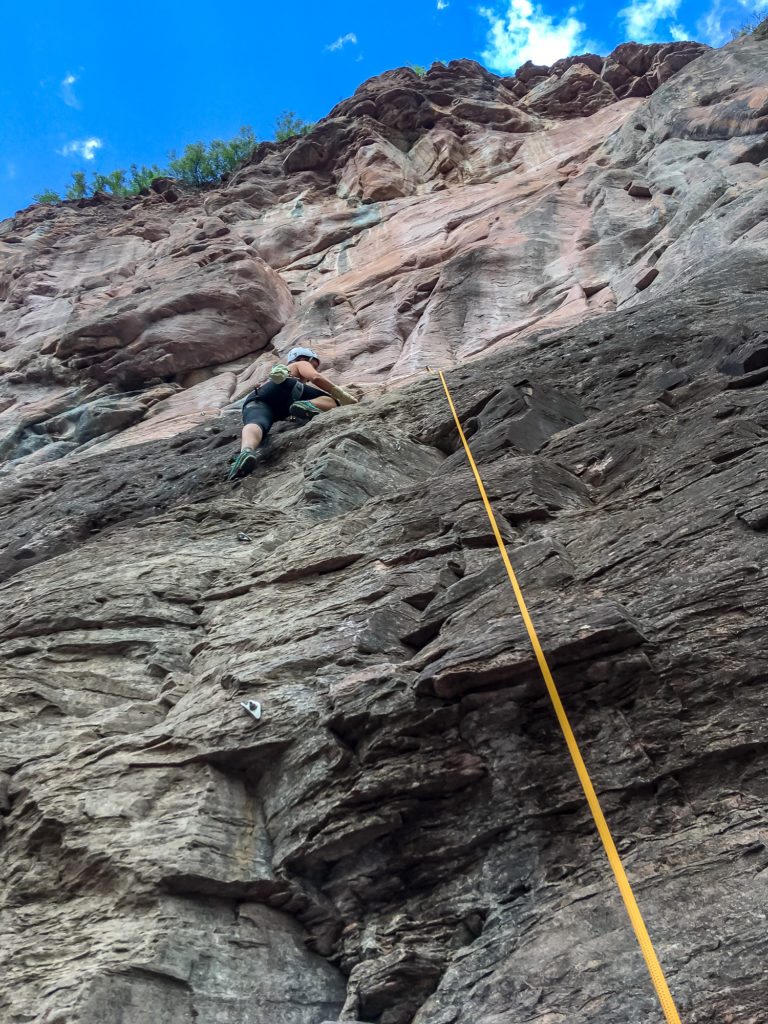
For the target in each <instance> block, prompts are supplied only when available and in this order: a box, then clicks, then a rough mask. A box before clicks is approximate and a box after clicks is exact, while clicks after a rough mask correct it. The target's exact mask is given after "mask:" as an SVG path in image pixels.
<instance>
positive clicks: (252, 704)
mask: <svg viewBox="0 0 768 1024" xmlns="http://www.w3.org/2000/svg"><path fill="white" fill-rule="evenodd" d="M240 707H241V708H245V710H246V711H247V712H248V714H250V715H253V717H254V718H256V719H259V718H261V703H260V702H259V701H257V700H241V701H240Z"/></svg>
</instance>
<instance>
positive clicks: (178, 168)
mask: <svg viewBox="0 0 768 1024" xmlns="http://www.w3.org/2000/svg"><path fill="white" fill-rule="evenodd" d="M255 145H256V136H255V135H254V134H253V129H252V128H251V126H250V125H243V126H242V128H241V129H240V131H239V133H238V134H237V135H235V136H234V138H232V139H230V140H229V142H224V141H223V140H222V139H214V140H213V142H211V143H210V144H209V145H208V146H206V144H205V143H204V142H192V143H190V145H188V146H187V147H186V149H185V150H184V152H183V153H182V155H181V156H177V155H176V151H175V150H171V152H170V153H169V154H168V158H169V163H168V167H169V170H170V172H171V174H173V175H174V176H175V177H177V178H181V180H182V181H187V182H189V184H190V185H205V184H207V183H208V182H211V181H216V180H217V179H219V178H220V177H221V176H222V174H224V173H226V172H227V171H231V170H232V169H233V168H234V167H235V166H236V165H237V164H238V163H239V162H240V161H241V160H242V159H243V157H246V156H248V154H249V153H250V152H251V150H252V149H253V147H254V146H255Z"/></svg>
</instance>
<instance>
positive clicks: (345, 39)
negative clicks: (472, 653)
mask: <svg viewBox="0 0 768 1024" xmlns="http://www.w3.org/2000/svg"><path fill="white" fill-rule="evenodd" d="M356 42H357V36H356V35H355V33H354V32H347V34H346V35H345V36H339V38H338V39H337V40H336V42H335V43H329V44H328V46H326V50H340V49H341V48H342V46H344V44H345V43H356Z"/></svg>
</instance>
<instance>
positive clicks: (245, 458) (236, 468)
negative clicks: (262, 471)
mask: <svg viewBox="0 0 768 1024" xmlns="http://www.w3.org/2000/svg"><path fill="white" fill-rule="evenodd" d="M255 466H256V449H255V448H243V450H242V451H241V452H240V454H239V455H238V456H237V458H236V459H235V461H234V462H233V463H232V468H231V469H230V471H229V477H228V478H227V479H229V480H237V479H238V478H239V477H241V476H247V475H248V474H249V473H252V472H253V470H254V467H255Z"/></svg>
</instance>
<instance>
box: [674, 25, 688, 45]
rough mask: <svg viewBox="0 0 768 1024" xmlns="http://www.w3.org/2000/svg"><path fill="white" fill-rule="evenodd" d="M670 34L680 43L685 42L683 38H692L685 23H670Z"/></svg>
mask: <svg viewBox="0 0 768 1024" xmlns="http://www.w3.org/2000/svg"><path fill="white" fill-rule="evenodd" d="M669 34H670V35H671V36H672V38H673V39H674V40H675V41H676V42H678V43H681V42H683V40H685V39H690V38H691V34H690V32H689V31H688V29H687V28H686V27H685V25H670V26H669Z"/></svg>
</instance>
